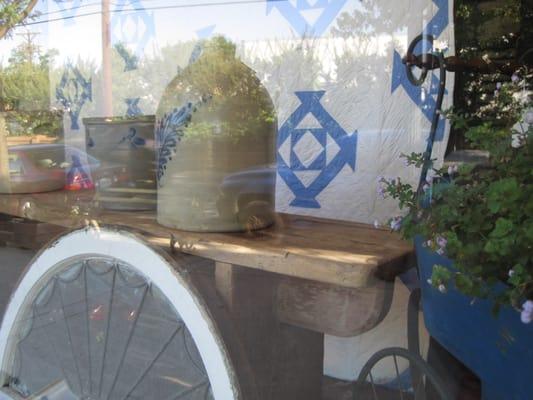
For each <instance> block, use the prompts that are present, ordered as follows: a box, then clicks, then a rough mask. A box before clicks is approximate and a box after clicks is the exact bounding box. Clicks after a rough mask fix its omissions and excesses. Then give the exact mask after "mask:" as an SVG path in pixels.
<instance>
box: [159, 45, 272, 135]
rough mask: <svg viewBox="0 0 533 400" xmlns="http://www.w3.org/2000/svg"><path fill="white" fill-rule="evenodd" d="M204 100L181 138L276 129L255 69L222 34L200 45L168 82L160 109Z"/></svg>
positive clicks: (263, 131)
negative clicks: (198, 51)
mask: <svg viewBox="0 0 533 400" xmlns="http://www.w3.org/2000/svg"><path fill="white" fill-rule="evenodd" d="M195 98H196V99H200V98H209V101H208V102H207V103H206V104H205V106H204V107H202V108H201V109H198V110H197V112H196V113H195V114H194V115H195V118H193V120H192V121H191V123H190V124H188V126H187V128H186V130H185V136H184V140H189V139H192V140H197V139H201V138H205V137H207V136H217V137H221V136H227V137H230V138H232V139H234V140H238V139H239V138H241V137H244V136H251V135H264V134H266V133H268V132H271V131H272V129H275V121H276V116H275V111H274V106H273V104H272V101H271V99H270V96H269V94H268V92H267V91H266V89H265V88H264V87H263V86H262V84H261V82H260V81H259V79H258V78H257V76H256V75H255V73H254V71H253V70H252V69H250V68H249V67H248V66H246V65H245V64H244V63H242V62H241V61H240V60H239V59H238V58H237V57H236V55H235V45H234V44H232V43H231V42H230V41H228V40H226V39H225V38H223V37H214V38H212V39H210V40H207V41H204V42H203V43H202V52H201V55H200V56H199V58H198V59H197V60H196V61H195V62H193V63H192V64H190V65H188V66H187V67H186V68H184V69H183V70H182V71H180V72H179V73H178V75H177V77H176V78H175V79H173V80H172V82H171V83H170V84H169V85H168V86H167V89H166V90H165V92H164V94H163V96H162V97H161V102H160V104H159V110H170V109H172V108H174V107H177V106H181V105H183V104H186V103H187V102H189V101H192V100H193V99H195Z"/></svg>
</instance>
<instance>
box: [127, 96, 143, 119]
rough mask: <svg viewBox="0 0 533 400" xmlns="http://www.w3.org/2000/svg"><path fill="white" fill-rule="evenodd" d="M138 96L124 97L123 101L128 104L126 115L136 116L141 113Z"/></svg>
mask: <svg viewBox="0 0 533 400" xmlns="http://www.w3.org/2000/svg"><path fill="white" fill-rule="evenodd" d="M140 100H141V99H140V97H134V98H130V99H124V102H125V103H126V105H127V106H128V109H127V110H126V116H127V117H136V116H137V115H142V113H143V112H142V110H141V109H140V107H139V101H140Z"/></svg>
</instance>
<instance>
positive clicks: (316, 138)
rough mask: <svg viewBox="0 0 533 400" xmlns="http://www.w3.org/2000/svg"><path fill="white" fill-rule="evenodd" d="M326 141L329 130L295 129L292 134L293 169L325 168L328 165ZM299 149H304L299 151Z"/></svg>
mask: <svg viewBox="0 0 533 400" xmlns="http://www.w3.org/2000/svg"><path fill="white" fill-rule="evenodd" d="M306 139H307V140H306ZM326 142H327V131H326V130H325V129H316V128H315V129H312V128H311V129H294V130H293V132H292V135H291V169H292V170H293V171H320V170H322V169H324V168H325V167H326ZM312 146H314V148H312ZM299 149H302V150H301V151H298V150H299ZM306 150H307V151H306ZM313 150H314V151H313ZM299 153H300V154H299Z"/></svg>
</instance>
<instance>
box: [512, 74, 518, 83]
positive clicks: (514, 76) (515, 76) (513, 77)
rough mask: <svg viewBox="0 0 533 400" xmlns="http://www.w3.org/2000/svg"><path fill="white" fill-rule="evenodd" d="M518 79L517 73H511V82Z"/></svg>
mask: <svg viewBox="0 0 533 400" xmlns="http://www.w3.org/2000/svg"><path fill="white" fill-rule="evenodd" d="M519 79H520V77H519V76H518V75H517V74H513V75H511V81H512V82H513V83H516V82H518V81H519Z"/></svg>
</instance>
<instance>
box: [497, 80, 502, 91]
mask: <svg viewBox="0 0 533 400" xmlns="http://www.w3.org/2000/svg"><path fill="white" fill-rule="evenodd" d="M501 88H502V83H501V82H496V90H500V89H501Z"/></svg>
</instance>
